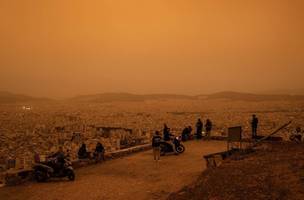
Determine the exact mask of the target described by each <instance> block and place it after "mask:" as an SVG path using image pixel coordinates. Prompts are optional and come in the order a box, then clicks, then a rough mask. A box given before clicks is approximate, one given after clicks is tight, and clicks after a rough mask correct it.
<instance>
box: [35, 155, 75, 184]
mask: <svg viewBox="0 0 304 200" xmlns="http://www.w3.org/2000/svg"><path fill="white" fill-rule="evenodd" d="M34 177H35V179H36V180H37V181H38V182H46V181H47V180H49V179H50V178H64V177H67V178H68V179H69V180H70V181H74V180H75V173H74V169H73V167H72V162H71V161H70V160H69V159H68V158H66V157H64V158H63V160H62V161H61V162H60V160H59V159H58V158H56V157H55V158H54V157H51V158H48V159H47V160H46V161H45V162H40V163H37V164H35V165H34Z"/></svg>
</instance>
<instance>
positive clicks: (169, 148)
mask: <svg viewBox="0 0 304 200" xmlns="http://www.w3.org/2000/svg"><path fill="white" fill-rule="evenodd" d="M174 148H175V151H174ZM184 151H185V146H184V145H183V144H181V137H174V138H173V140H172V143H171V142H167V141H162V142H161V143H160V155H161V156H164V155H166V154H167V153H177V154H181V153H184Z"/></svg>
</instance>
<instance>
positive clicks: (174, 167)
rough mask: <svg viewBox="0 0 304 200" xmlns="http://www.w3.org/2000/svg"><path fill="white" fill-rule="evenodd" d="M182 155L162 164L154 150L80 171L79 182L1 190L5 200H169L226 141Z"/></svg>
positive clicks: (191, 146)
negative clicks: (157, 159)
mask: <svg viewBox="0 0 304 200" xmlns="http://www.w3.org/2000/svg"><path fill="white" fill-rule="evenodd" d="M185 146H186V152H185V153H184V154H182V155H179V156H175V155H171V156H165V157H162V160H161V161H160V162H159V163H156V162H154V161H153V159H152V151H146V152H141V153H137V154H134V155H131V156H128V157H125V158H121V159H117V160H112V161H107V162H105V163H102V164H99V165H93V166H88V167H85V168H81V169H79V170H77V171H76V176H77V177H76V180H75V182H68V181H65V180H53V181H50V182H48V183H27V184H25V185H21V186H16V187H5V188H0V199H1V200H2V199H3V200H13V199H16V200H17V199H18V200H19V199H20V200H21V199H22V200H42V199H43V200H69V199H72V200H77V199H81V200H83V199H85V200H91V199H92V200H95V199H96V200H103V199H104V200H120V199H123V200H129V199H130V200H137V199H138V200H147V199H166V198H167V197H168V196H169V194H170V193H172V192H175V191H178V190H180V189H181V188H182V187H183V186H185V185H187V184H190V183H192V182H193V181H194V180H196V179H197V178H198V177H199V175H200V174H201V173H202V171H203V170H204V169H205V168H206V163H205V161H204V160H203V155H205V154H209V153H215V152H220V151H223V150H225V149H226V143H225V142H219V141H208V142H202V141H191V142H188V143H185Z"/></svg>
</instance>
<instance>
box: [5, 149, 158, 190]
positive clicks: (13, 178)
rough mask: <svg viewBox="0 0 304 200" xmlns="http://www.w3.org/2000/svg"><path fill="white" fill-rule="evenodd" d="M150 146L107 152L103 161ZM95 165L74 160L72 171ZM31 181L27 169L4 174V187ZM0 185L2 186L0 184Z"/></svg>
mask: <svg viewBox="0 0 304 200" xmlns="http://www.w3.org/2000/svg"><path fill="white" fill-rule="evenodd" d="M151 148H152V147H151V144H144V145H139V146H135V147H131V148H127V149H122V150H118V151H114V152H108V153H106V154H105V159H106V160H111V159H116V158H121V157H124V156H128V155H131V154H133V153H137V152H142V151H146V150H150V149H151ZM93 164H96V163H95V160H90V159H81V160H74V161H72V165H73V168H74V169H78V168H81V167H85V166H88V165H93ZM30 180H33V170H32V169H28V170H25V169H23V170H10V171H7V172H5V174H4V181H5V183H4V184H5V185H6V186H14V185H20V184H22V183H24V182H27V181H30ZM1 182H2V181H1ZM1 182H0V184H3V183H1Z"/></svg>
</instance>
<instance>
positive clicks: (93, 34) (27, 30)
mask: <svg viewBox="0 0 304 200" xmlns="http://www.w3.org/2000/svg"><path fill="white" fill-rule="evenodd" d="M302 11H303V1H300V0H295V1H292V2H291V1H287V0H283V1H274V0H267V1H250V2H248V1H241V0H233V1H216V2H215V1H211V0H207V1H198V0H191V1H182V0H176V1H170V0H161V1H160V0H154V1H141V0H128V1H125V0H117V1H106V0H105V1H86V2H85V1H68V0H65V1H58V0H55V1H39V0H31V1H21V0H20V1H18V0H14V1H8V0H3V1H1V2H0V24H1V26H0V38H1V40H0V46H1V48H0V68H1V73H0V91H10V92H14V93H21V94H27V95H32V96H36V97H52V98H63V97H71V96H75V95H79V94H95V93H103V92H129V93H136V94H149V93H171V94H205V93H213V92H218V91H224V90H229V91H239V92H259V93H262V92H274V91H278V90H280V91H290V90H301V89H303V88H304V82H303V80H302V79H303V78H302V75H303V74H304V68H303V64H304V39H303V35H304V28H303V27H304V21H303V20H302V19H303V18H304V14H303V12H302Z"/></svg>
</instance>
